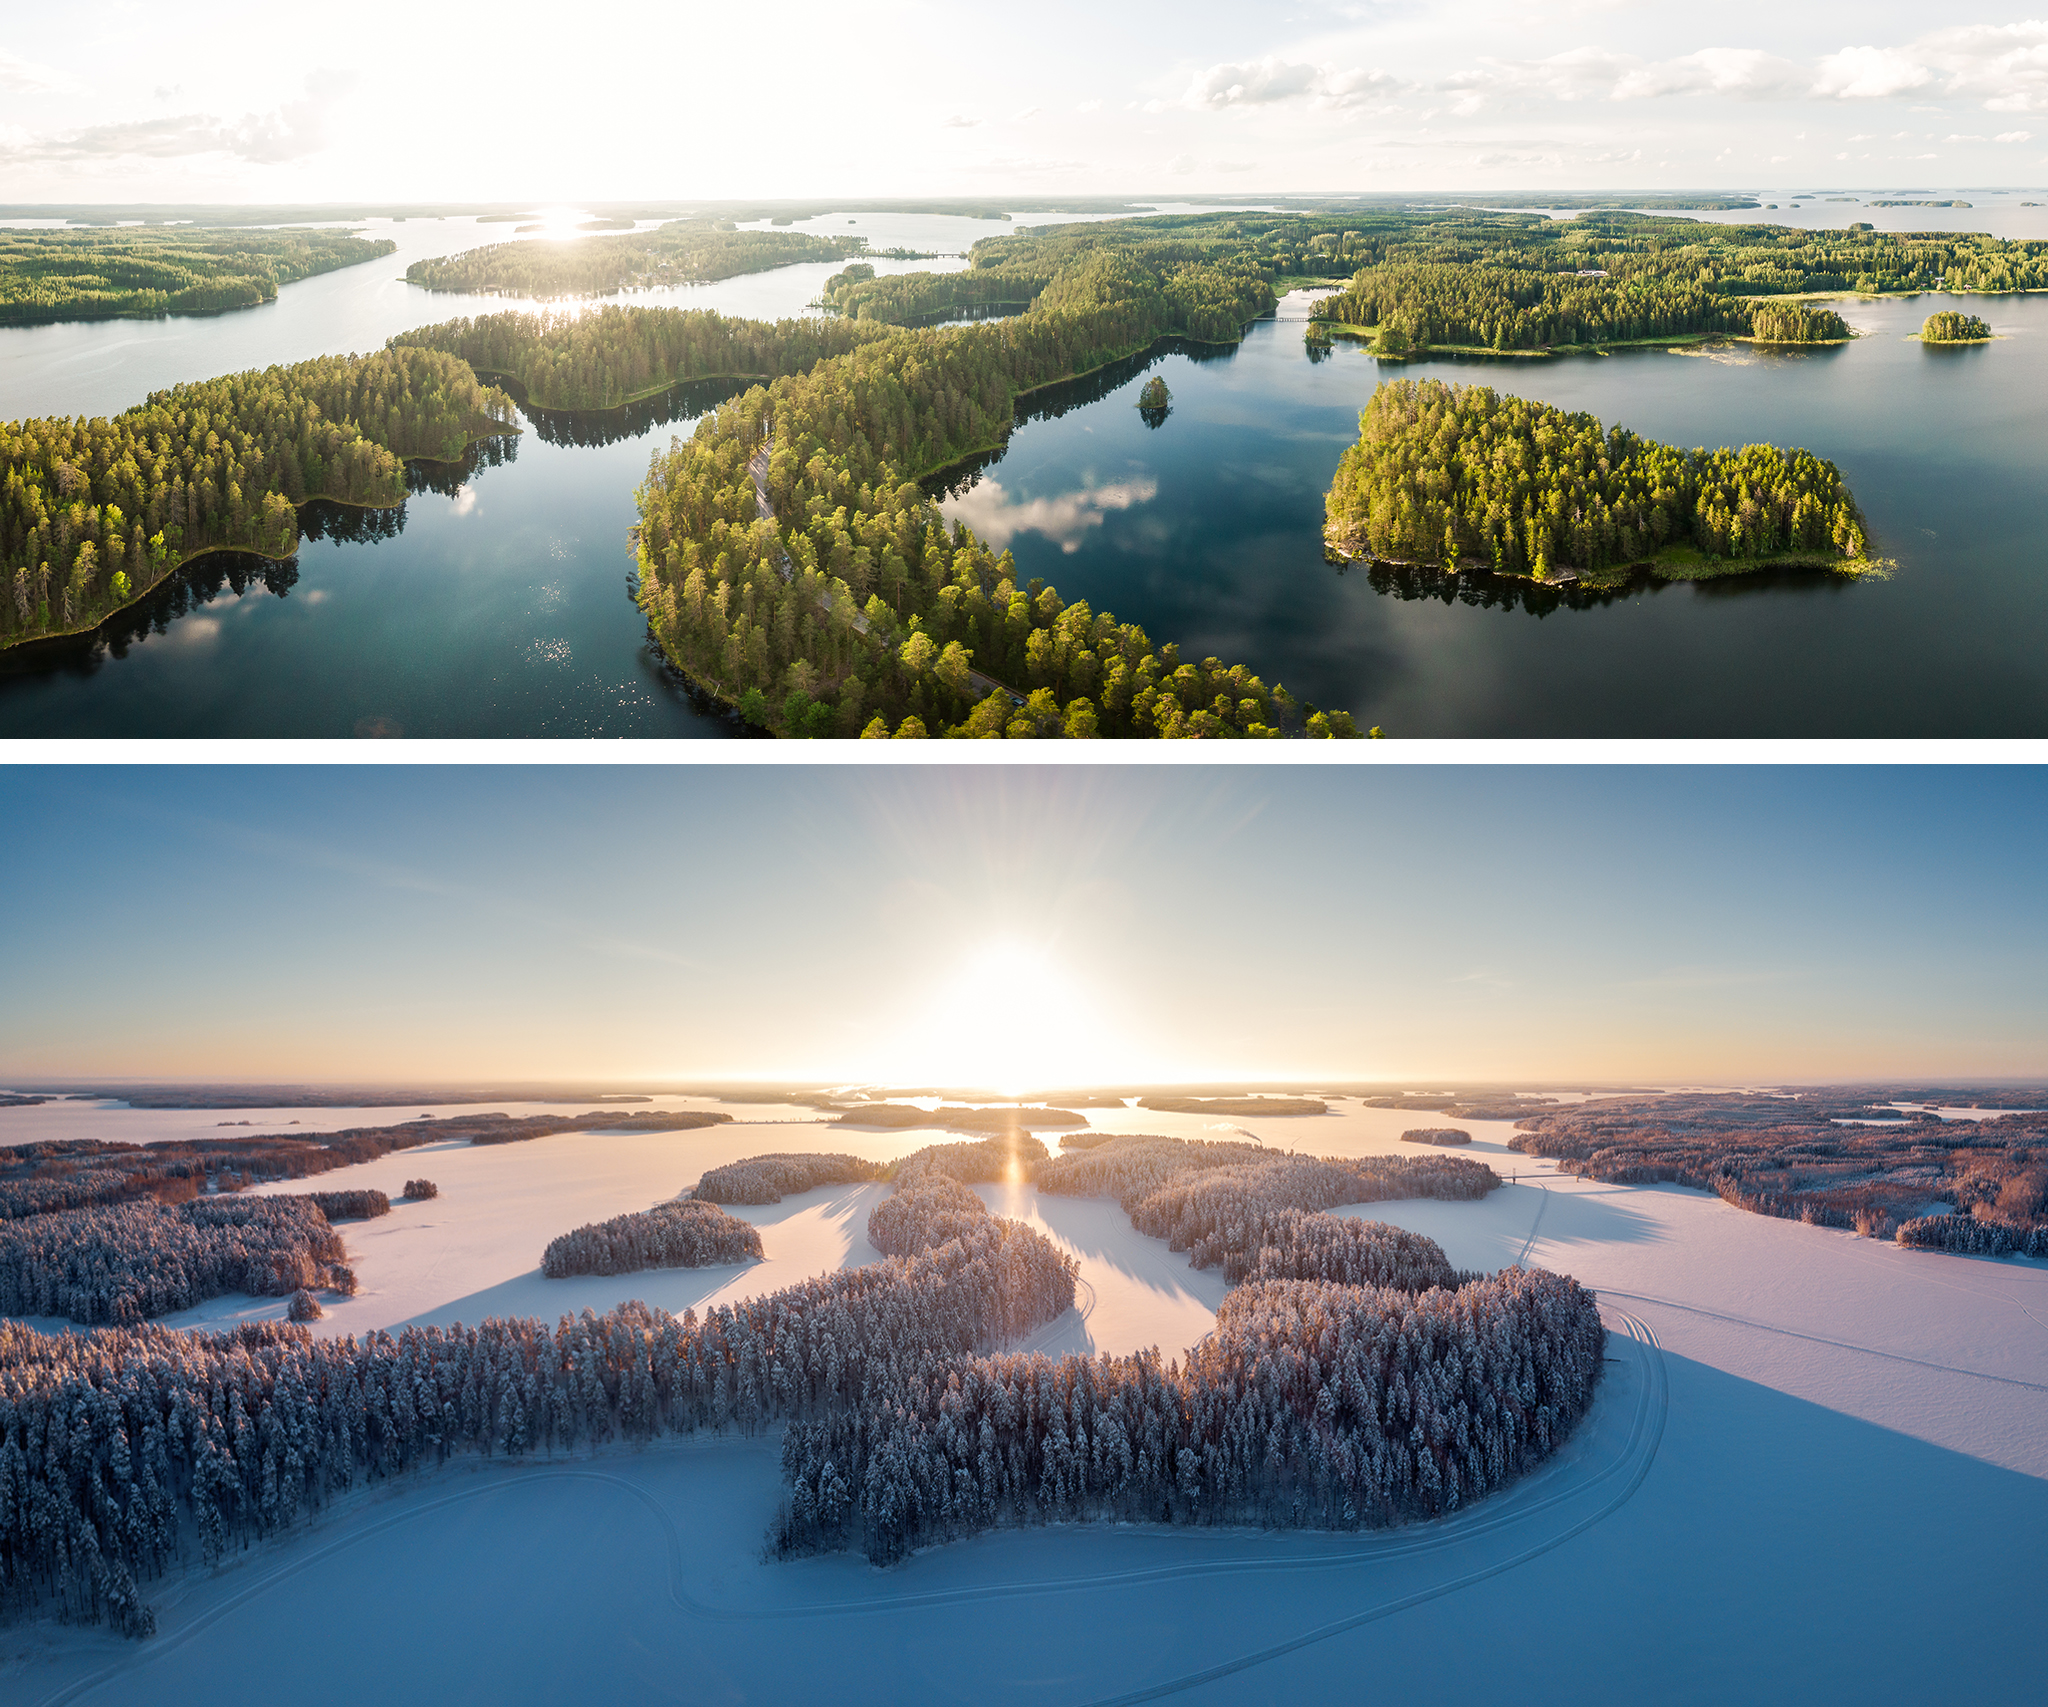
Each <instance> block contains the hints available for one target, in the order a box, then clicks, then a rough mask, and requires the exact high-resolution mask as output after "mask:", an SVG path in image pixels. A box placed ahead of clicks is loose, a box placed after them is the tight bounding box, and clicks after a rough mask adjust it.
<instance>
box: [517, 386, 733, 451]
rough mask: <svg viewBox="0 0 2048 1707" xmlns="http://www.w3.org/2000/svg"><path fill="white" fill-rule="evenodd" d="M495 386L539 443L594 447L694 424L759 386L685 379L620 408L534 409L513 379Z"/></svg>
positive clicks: (522, 388) (521, 387)
mask: <svg viewBox="0 0 2048 1707" xmlns="http://www.w3.org/2000/svg"><path fill="white" fill-rule="evenodd" d="M496 383H497V384H498V385H500V386H502V387H503V388H504V389H505V390H506V391H507V392H509V393H510V394H511V395H512V397H513V398H514V399H515V400H517V402H518V404H519V407H520V410H521V412H522V413H523V414H524V415H525V416H526V420H527V423H528V425H530V426H531V427H532V428H533V431H534V435H535V436H536V437H537V438H539V439H540V441H541V442H542V443H543V444H551V445H583V446H587V447H596V446H599V445H615V444H619V443H621V442H623V441H624V440H626V439H637V438H639V437H640V436H641V435H642V434H644V433H649V432H652V431H653V430H654V429H655V428H656V427H666V426H669V425H671V424H672V423H674V422H676V421H693V420H695V419H696V418H697V417H698V416H699V415H703V414H708V413H709V412H710V411H711V410H713V409H716V408H717V407H718V406H719V405H720V404H721V403H729V402H731V401H732V399H733V398H735V397H740V396H743V395H745V393H746V392H747V390H748V388H749V387H751V386H753V385H755V384H756V383H758V382H757V381H755V380H751V379H687V380H684V381H683V383H682V384H680V385H676V386H671V387H670V388H669V389H668V390H667V391H664V392H661V393H660V394H659V395H657V396H654V397H643V398H641V400H640V401H639V402H637V403H628V404H626V405H625V406H624V407H623V408H620V409H537V408H535V407H534V406H533V405H532V404H530V403H529V402H527V400H526V392H525V388H524V387H523V386H521V385H520V384H519V382H518V381H517V380H508V379H499V380H497V381H496Z"/></svg>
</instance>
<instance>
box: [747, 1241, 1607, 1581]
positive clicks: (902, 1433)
mask: <svg viewBox="0 0 2048 1707" xmlns="http://www.w3.org/2000/svg"><path fill="white" fill-rule="evenodd" d="M1604 1347H1605V1332H1604V1330H1603V1329H1602V1327H1601V1324H1600V1319H1599V1314H1598V1310H1597V1308H1596V1305H1595V1302H1594V1298H1593V1295H1592V1294H1591V1293H1589V1292H1587V1291H1586V1290H1584V1289H1583V1288H1582V1287H1580V1286H1579V1285H1578V1283H1577V1282H1576V1281H1573V1280H1570V1279H1568V1278H1566V1277H1564V1276H1560V1275H1554V1274H1546V1273H1541V1272H1537V1273H1525V1272H1523V1271H1522V1270H1519V1269H1507V1270H1504V1271H1503V1272H1502V1273H1501V1274H1499V1275H1498V1276H1496V1277H1494V1278H1492V1279H1488V1280H1480V1281H1474V1282H1472V1283H1470V1284H1468V1285H1466V1286H1463V1287H1461V1288H1460V1289H1458V1290H1457V1291H1455V1292H1447V1291H1443V1290H1435V1291H1429V1292H1424V1293H1421V1294H1420V1295H1418V1294H1415V1293H1411V1292H1404V1291H1399V1290H1394V1289H1376V1288H1370V1287H1348V1286H1336V1285H1328V1284H1324V1283H1321V1282H1314V1281H1266V1282H1260V1283H1258V1284H1254V1285H1249V1286H1245V1287H1241V1288H1239V1289H1238V1290H1237V1291H1235V1292H1233V1293H1231V1294H1230V1295H1229V1296H1228V1297H1227V1298H1225V1299H1224V1301H1223V1304H1222V1307H1221V1308H1220V1309H1219V1310H1218V1312H1217V1319H1216V1328H1215V1330H1214V1332H1212V1333H1211V1334H1209V1335H1208V1336H1207V1337H1206V1338H1205V1339H1204V1340H1203V1341H1202V1342H1201V1344H1199V1345H1198V1346H1196V1347H1195V1349H1194V1350H1193V1351H1191V1352H1190V1353H1189V1354H1188V1359H1187V1362H1186V1364H1185V1365H1184V1366H1182V1365H1177V1364H1162V1363H1161V1361H1160V1358H1159V1354H1158V1353H1157V1352H1156V1351H1152V1352H1143V1353H1139V1354H1138V1355H1136V1356H1133V1357H1106V1356H1105V1357H1095V1358H1084V1357H1065V1358H1061V1359H1058V1360H1057V1361H1055V1360H1053V1359H1051V1358H1047V1357H1033V1356H1007V1357H1002V1356H998V1357H982V1358H976V1359H973V1360H972V1361H971V1362H969V1363H967V1364H966V1365H965V1366H964V1367H961V1368H958V1369H956V1370H954V1371H952V1372H951V1373H950V1374H949V1375H948V1377H947V1379H945V1380H943V1381H939V1380H931V1379H919V1380H912V1381H907V1382H901V1383H896V1384H891V1385H890V1386H888V1387H885V1388H881V1389H879V1390H878V1391H877V1392H876V1393H875V1394H874V1395H873V1396H872V1397H869V1398H867V1399H866V1401H865V1402H864V1403H861V1404H859V1405H858V1406H853V1407H848V1408H847V1409H845V1410H841V1411H837V1412H834V1413H830V1414H827V1415H824V1416H820V1417H818V1418H815V1419H811V1420H804V1421H799V1422H796V1423H793V1424H791V1426H790V1428H789V1430H788V1432H787V1433H786V1434H785V1435H784V1436H783V1448H782V1459H783V1470H784V1474H785V1475H786V1477H787V1478H788V1480H789V1482H790V1488H791V1494H790V1503H789V1506H788V1508H787V1510H786V1511H785V1512H784V1513H783V1514H782V1516H781V1517H780V1518H779V1519H778V1521H777V1523H776V1526H775V1528H774V1529H773V1531H771V1540H772V1541H773V1542H774V1544H775V1545H776V1546H777V1548H778V1550H780V1551H782V1552H785V1553H787V1552H804V1551H815V1550H822V1549H830V1548H838V1547H845V1546H849V1545H858V1546H859V1547H860V1548H861V1550H862V1551H863V1552H864V1553H865V1554H866V1555H867V1557H868V1558H870V1559H871V1560H873V1561H874V1562H876V1563H877V1564H887V1563H890V1562H892V1561H894V1560H896V1559H899V1558H901V1557H902V1556H903V1555H904V1554H906V1553H908V1552H909V1551H910V1550H911V1549H913V1548H915V1547H918V1546H922V1545H925V1544H928V1543H930V1542H934V1541H942V1540H950V1539H954V1538H957V1537H961V1536H966V1535H972V1534H976V1533H979V1532H981V1531H984V1530H987V1529H990V1528H995V1527H999V1526H1003V1525H1009V1524H1022V1523H1033V1522H1047V1521H1067V1522H1072V1521H1077V1520H1081V1521H1086V1520H1094V1521H1109V1522H1141V1523H1161V1522H1164V1523H1181V1524H1223V1523H1257V1524H1261V1525H1265V1526H1274V1527H1307V1526H1313V1527H1319V1528H1330V1529H1357V1528H1362V1527H1371V1526H1378V1525H1384V1524H1391V1523H1396V1522H1399V1521H1401V1520H1403V1519H1405V1518H1429V1517H1436V1516H1439V1515H1443V1514H1445V1513H1448V1512H1452V1511H1455V1510H1458V1509H1459V1508H1460V1507H1462V1506H1464V1505H1467V1504H1469V1503H1471V1502H1472V1501H1474V1500H1476V1499H1481V1498H1484V1497H1485V1496H1486V1495H1487V1494H1488V1493H1491V1492H1493V1491H1494V1490H1495V1489H1497V1488H1499V1487H1501V1486H1502V1485H1504V1484H1505V1483H1506V1482H1508V1481H1510V1480H1512V1479H1513V1478H1514V1477H1515V1476H1517V1475H1519V1474H1521V1473H1522V1472H1524V1471H1525V1470H1527V1469H1528V1468H1529V1467H1530V1466H1532V1465H1533V1464H1535V1463H1537V1462H1538V1461H1540V1460H1541V1459H1542V1458H1544V1457H1546V1456H1548V1455H1549V1453H1550V1452H1551V1451H1552V1450H1554V1449H1555V1447H1556V1445H1557V1444H1558V1442H1559V1441H1561V1440H1562V1439H1563V1438H1564V1437H1565V1435H1566V1434H1567V1433H1568V1432H1569V1431H1570V1429H1571V1428H1572V1426H1573V1425H1574V1424H1575V1423H1576V1422H1577V1421H1578V1419H1579V1418H1580V1417H1581V1416H1582V1415H1583V1414H1584V1413H1585V1410H1586V1408H1587V1406H1588V1405H1589V1404H1590V1403H1591V1401H1592V1396H1593V1393H1594V1390H1595V1388H1596V1387H1597V1385H1598V1383H1599V1379H1600V1373H1601V1361H1602V1354H1603V1351H1604Z"/></svg>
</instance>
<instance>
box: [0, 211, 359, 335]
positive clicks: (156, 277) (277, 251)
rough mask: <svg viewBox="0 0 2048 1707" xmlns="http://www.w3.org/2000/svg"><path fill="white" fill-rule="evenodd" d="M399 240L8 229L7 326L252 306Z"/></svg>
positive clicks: (2, 248)
mask: <svg viewBox="0 0 2048 1707" xmlns="http://www.w3.org/2000/svg"><path fill="white" fill-rule="evenodd" d="M397 247H398V245H397V244H396V243H393V242H391V241H390V240H389V239H387V238H376V239H369V238H363V237H353V236H348V235H346V234H344V233H342V232H338V231H195V230H192V229H190V228H178V229H168V228H165V227H161V226H157V227H126V228H122V229H118V230H112V231H107V230H95V231H0V326H25V325H33V324H38V323H42V322H47V321H52V320H101V319H107V318H110V317H112V316H116V315H119V316H131V317H132V316H156V315H163V314H218V313H221V312H223V311H225V310H227V309H232V308H253V307H255V306H256V305H257V304H259V303H264V302H273V301H275V300H276V298H277V290H278V286H279V285H286V284H291V283H293V282H294V281H296V280H298V279H304V278H311V277H312V276H313V275H314V274H316V273H331V272H333V271H335V269H337V268H339V267H353V266H356V265H358V264H359V263H361V262H364V261H371V260H375V259H376V258H377V257H379V256H380V255H389V254H391V253H392V252H393V251H394V250H395V249H396V248H397Z"/></svg>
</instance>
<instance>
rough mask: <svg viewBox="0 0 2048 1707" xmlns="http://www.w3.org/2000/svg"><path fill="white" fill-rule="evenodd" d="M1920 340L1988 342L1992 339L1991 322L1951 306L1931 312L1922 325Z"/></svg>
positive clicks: (1956, 342)
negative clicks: (1959, 311) (1936, 312)
mask: <svg viewBox="0 0 2048 1707" xmlns="http://www.w3.org/2000/svg"><path fill="white" fill-rule="evenodd" d="M1920 341H1921V343H1923V344H1987V343H1989V342H1990V341H1991V327H1990V324H1989V322H1987V321H1984V320H1981V319H1979V318H1978V317H1977V316H1976V315H1974V314H1961V313H1958V312H1957V311H1956V310H1954V309H1952V308H1949V309H1943V310H1942V311H1941V312H1940V313H1938V314H1930V315H1928V317H1927V318H1926V320H1925V321H1924V322H1922V324H1921V327H1920Z"/></svg>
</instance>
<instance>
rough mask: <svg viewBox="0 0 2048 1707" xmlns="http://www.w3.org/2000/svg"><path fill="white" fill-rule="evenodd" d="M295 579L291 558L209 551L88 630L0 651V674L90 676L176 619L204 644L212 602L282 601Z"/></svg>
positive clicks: (186, 636)
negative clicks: (262, 597)
mask: <svg viewBox="0 0 2048 1707" xmlns="http://www.w3.org/2000/svg"><path fill="white" fill-rule="evenodd" d="M369 513H371V514H379V515H389V514H395V512H392V511H373V512H369ZM393 531H396V530H395V529H394V530H393ZM298 584H299V564H298V560H297V559H296V558H290V559H287V560H286V561H284V562H275V561H273V560H272V559H270V558H268V557H258V556H256V555H255V554H254V553H252V552H246V551H210V552H208V553H207V554H206V555H205V556H204V557H200V558H195V559H194V560H193V561H192V562H190V563H188V564H186V565H185V567H184V568H182V569H180V570H178V571H176V572H175V573H174V574H172V575H171V576H170V577H169V578H168V579H166V580H165V581H164V582H163V584H162V585H160V586H158V587H155V588H153V589H152V590H151V591H150V592H149V593H147V594H146V595H145V596H144V597H142V598H140V599H138V600H137V601H136V602H135V603H134V604H132V605H129V606H127V607H126V608H124V609H122V610H118V611H116V612H115V613H114V614H113V615H112V616H110V617H108V618H107V620H106V621H105V622H103V623H101V624H100V625H99V627H98V628H96V629H93V630H91V631H89V632H88V633H85V634H66V635H62V636H59V637H58V638H56V639H53V640H37V641H32V642H30V643H29V644H28V645H26V646H16V647H12V648H10V649H9V650H7V651H5V652H0V675H5V676H30V675H35V676H41V675H65V676H89V675H92V674H93V673H94V672H95V671H97V670H99V669H100V668H101V667H102V666H103V665H104V664H105V663H106V662H107V661H108V660H109V659H110V658H111V659H117V660H118V659H121V658H125V657H127V656H128V649H129V648H130V647H131V646H133V645H135V644H136V643H137V642H138V641H141V640H145V639H147V638H148V637H149V636H151V635H167V634H169V633H170V632H171V628H172V625H173V624H176V625H177V633H178V639H179V641H180V643H181V644H185V645H197V646H203V645H204V644H205V643H207V642H208V641H211V640H215V639H217V638H219V635H220V624H219V622H217V621H209V620H207V619H205V618H203V617H200V616H199V614H198V613H200V612H202V611H204V610H205V609H206V608H207V607H208V606H209V605H212V604H215V603H216V602H218V601H220V600H222V599H226V600H229V601H230V602H232V601H233V600H237V599H241V598H245V597H249V596H251V595H255V594H264V593H267V594H269V595H270V596H271V597H272V598H278V599H281V598H284V597H285V596H286V595H287V594H288V593H290V592H291V590H292V589H293V588H294V587H296V586H297V585H298ZM188 619H189V620H188Z"/></svg>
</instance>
